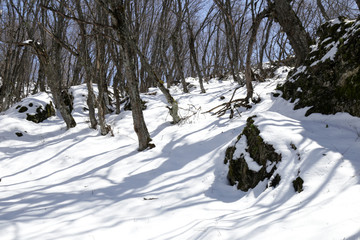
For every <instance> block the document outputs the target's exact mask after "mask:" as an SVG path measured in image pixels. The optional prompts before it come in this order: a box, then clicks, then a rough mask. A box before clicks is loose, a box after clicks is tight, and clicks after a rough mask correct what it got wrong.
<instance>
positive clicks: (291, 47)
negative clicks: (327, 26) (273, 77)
mask: <svg viewBox="0 0 360 240" xmlns="http://www.w3.org/2000/svg"><path fill="white" fill-rule="evenodd" d="M0 7H1V9H0V10H1V13H0V14H1V16H0V77H1V80H0V99H1V101H0V112H2V111H5V110H7V109H8V108H9V107H11V106H12V105H13V104H15V103H16V102H18V101H20V100H21V99H22V98H24V97H26V96H28V95H30V94H35V93H38V92H40V91H47V92H49V93H51V94H52V97H53V101H54V104H55V106H56V108H57V109H58V111H59V113H60V114H61V116H62V117H63V119H64V121H65V123H66V126H67V128H72V127H75V126H76V122H75V120H74V118H73V117H72V115H71V107H69V106H68V104H66V103H67V101H66V99H71V96H69V94H70V93H69V91H68V90H69V88H70V87H71V86H74V85H79V84H86V86H87V88H88V96H87V104H88V109H89V111H88V112H89V119H90V126H91V127H92V128H94V129H100V132H101V134H102V135H106V134H108V133H109V132H110V131H111V127H110V126H109V125H108V124H107V123H106V118H105V115H106V114H107V113H109V112H110V111H115V113H120V104H121V101H122V99H124V98H126V97H128V98H129V99H130V102H131V109H132V115H133V121H134V130H135V132H136V133H137V135H138V139H139V150H144V149H146V148H148V147H153V146H154V145H153V144H152V143H151V137H150V134H149V132H148V130H147V127H146V124H145V120H144V116H143V113H142V105H141V99H140V93H141V92H146V91H147V90H148V89H149V88H151V87H158V88H159V89H160V90H161V91H162V92H163V93H164V95H165V97H166V100H167V102H168V109H169V113H170V115H171V117H172V122H173V123H177V122H179V121H180V120H181V119H180V117H179V115H178V102H177V101H176V99H174V98H173V97H172V96H171V94H170V92H169V87H170V86H172V85H174V84H178V85H179V86H181V88H182V90H183V91H184V92H185V93H187V92H188V85H187V83H186V81H185V78H186V77H190V76H191V77H196V78H198V79H199V82H200V87H201V92H202V93H205V92H206V81H207V80H208V79H209V78H210V77H219V78H222V77H224V76H228V75H229V76H232V77H233V78H234V80H235V81H236V82H238V84H240V85H246V87H247V90H248V94H247V97H246V99H244V102H247V101H250V99H251V98H252V97H253V96H252V95H253V90H252V81H254V80H255V79H254V69H257V70H258V71H259V72H262V71H263V63H264V62H270V63H272V64H274V65H279V64H283V63H284V62H285V61H287V60H289V59H292V58H294V64H296V65H300V64H301V63H302V61H304V59H305V57H306V55H307V53H308V52H309V46H310V44H311V43H312V41H313V39H314V37H315V31H316V29H317V27H318V26H320V25H321V24H322V23H324V22H325V21H327V20H329V19H332V18H335V17H338V16H345V17H349V18H355V17H357V16H358V14H359V7H360V1H359V0H317V1H312V0H293V1H289V0H213V1H208V0H134V1H128V0H106V1H105V0H93V1H89V0H2V1H0ZM240 72H244V73H245V77H242V76H243V75H242V74H239V73H240ZM93 84H97V86H98V94H95V93H94V89H93ZM109 87H112V88H113V91H111V92H110V91H109ZM111 99H113V100H111ZM112 102H113V103H114V104H113V106H112ZM95 109H97V113H98V114H95V112H96V111H95Z"/></svg>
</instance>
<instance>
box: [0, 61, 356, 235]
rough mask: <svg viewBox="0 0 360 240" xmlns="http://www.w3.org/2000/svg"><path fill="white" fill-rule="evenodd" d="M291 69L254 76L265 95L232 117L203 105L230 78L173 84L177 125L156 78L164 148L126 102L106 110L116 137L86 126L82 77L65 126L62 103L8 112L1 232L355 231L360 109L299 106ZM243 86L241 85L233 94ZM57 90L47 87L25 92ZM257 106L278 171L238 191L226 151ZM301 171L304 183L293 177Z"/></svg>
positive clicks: (0, 149)
mask: <svg viewBox="0 0 360 240" xmlns="http://www.w3.org/2000/svg"><path fill="white" fill-rule="evenodd" d="M288 71H289V68H286V67H283V68H280V69H278V70H277V72H276V74H275V77H274V78H273V79H267V81H266V82H264V83H256V84H255V92H256V93H257V94H259V96H260V97H261V99H262V101H261V102H260V103H259V104H256V105H253V108H252V109H250V110H247V111H245V109H240V110H243V112H242V113H241V117H240V116H236V117H235V118H233V119H231V120H230V119H229V118H228V115H224V116H222V117H220V118H218V117H216V116H212V115H210V114H202V112H204V111H206V110H209V109H211V108H213V107H214V106H216V105H218V104H221V103H223V102H224V101H226V100H229V99H230V97H231V95H232V92H233V89H234V87H235V86H236V84H235V83H234V82H233V81H232V80H231V79H228V80H223V81H220V80H217V79H212V80H210V82H209V84H206V85H205V87H206V89H207V93H206V94H200V89H199V87H197V88H192V89H191V93H189V94H183V93H181V90H180V89H179V88H177V87H173V88H172V89H171V92H172V94H173V95H174V97H175V98H176V99H177V100H178V101H179V105H180V107H181V115H182V117H186V120H185V121H183V122H182V123H181V124H179V125H171V124H170V123H169V122H170V121H171V118H170V116H169V115H168V113H167V109H166V108H165V106H166V101H165V98H164V96H163V95H162V94H161V93H160V92H159V91H158V90H156V89H152V91H156V92H157V94H156V95H143V96H142V98H143V99H144V100H146V101H147V106H148V107H147V109H146V110H145V111H144V114H145V119H146V122H147V124H148V128H149V132H150V134H151V137H152V138H153V141H154V143H155V144H156V148H154V149H151V150H147V151H144V152H138V151H137V150H136V149H137V140H136V135H135V134H134V133H133V129H132V126H131V123H132V119H131V113H130V112H128V111H122V112H121V114H119V115H109V116H108V117H107V121H108V122H109V123H110V124H111V125H112V127H113V131H114V135H115V136H114V137H111V136H101V135H100V134H99V133H98V131H94V130H90V129H89V126H88V125H89V123H88V119H87V114H86V111H84V107H86V104H85V103H86V94H87V93H86V87H85V86H83V85H81V86H76V87H73V88H72V92H73V95H74V97H75V102H74V107H75V109H74V117H75V120H76V121H77V123H78V125H77V127H76V128H73V129H70V130H68V131H66V130H65V127H66V126H65V124H63V122H62V120H61V119H60V117H59V115H57V116H54V117H51V118H49V119H48V120H45V121H44V122H42V123H40V124H35V123H32V122H29V121H26V120H25V114H24V113H19V112H18V110H17V109H16V108H12V109H9V110H8V111H7V112H5V113H3V114H2V115H0V139H1V142H0V163H1V164H0V178H1V182H0V199H1V201H0V236H1V239H2V240H3V239H4V240H8V239H9V240H10V239H21V240H24V239H49V240H50V239H52V240H55V239H58V240H60V239H81V240H83V239H120V238H121V239H272V238H275V237H276V239H289V238H290V237H291V238H292V239H359V237H360V227H359V226H360V209H359V207H358V202H359V200H360V185H359V184H360V181H359V180H360V159H359V156H360V121H359V118H355V117H352V116H350V115H349V114H344V113H341V114H339V113H338V114H336V115H330V116H323V115H320V114H312V115H311V116H309V117H304V113H305V111H306V109H300V110H296V111H295V110H292V109H293V104H292V103H289V102H287V101H285V100H284V99H281V98H275V97H273V95H272V92H274V89H275V88H276V86H277V84H278V83H281V82H283V81H284V79H285V77H286V75H287V73H288ZM187 80H188V81H189V82H191V83H192V85H194V86H197V81H196V80H195V79H187ZM245 94H246V92H245V89H243V88H241V89H239V90H238V91H237V93H236V97H244V96H245ZM221 96H224V97H225V100H221V99H220V97H221ZM49 101H50V97H49V96H48V95H46V94H45V93H42V94H38V95H35V96H32V97H29V98H27V99H24V100H23V101H22V103H21V104H22V105H29V104H30V103H33V104H34V105H39V104H45V103H46V102H49ZM253 115H257V118H255V124H256V125H258V126H259V129H260V130H261V136H262V137H263V138H264V140H265V141H266V142H268V143H270V144H272V145H273V146H274V148H275V149H276V151H278V152H279V153H281V154H282V157H283V160H282V162H281V163H280V164H279V165H278V169H277V172H278V173H280V175H281V176H282V180H281V182H280V184H279V186H278V187H276V188H266V182H263V183H261V184H259V185H258V186H257V187H256V188H255V189H253V190H250V191H248V192H241V191H238V190H236V187H231V186H230V185H229V184H228V182H227V179H226V175H227V167H226V166H225V165H224V164H223V159H224V154H225V149H226V148H227V146H229V145H230V144H231V143H232V142H233V141H234V140H235V138H236V136H237V135H238V134H239V133H241V131H242V129H243V127H244V126H245V122H246V119H247V118H248V117H249V116H253ZM15 132H21V133H23V136H22V137H18V136H17V135H16V134H15ZM291 144H294V145H295V146H296V147H297V149H296V150H294V149H293V148H292V147H291ZM298 175H300V176H301V177H302V178H303V179H304V181H305V183H304V191H303V192H301V193H300V194H298V193H295V191H294V189H293V188H292V185H291V181H292V180H293V179H294V178H295V177H296V176H298Z"/></svg>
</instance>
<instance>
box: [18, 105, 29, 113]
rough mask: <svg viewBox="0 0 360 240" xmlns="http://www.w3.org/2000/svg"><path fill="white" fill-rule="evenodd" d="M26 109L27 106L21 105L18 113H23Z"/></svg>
mask: <svg viewBox="0 0 360 240" xmlns="http://www.w3.org/2000/svg"><path fill="white" fill-rule="evenodd" d="M27 110H29V109H28V108H27V107H25V106H21V107H20V109H19V113H24V112H26V111H27Z"/></svg>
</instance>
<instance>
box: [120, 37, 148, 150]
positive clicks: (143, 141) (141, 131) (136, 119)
mask: <svg viewBox="0 0 360 240" xmlns="http://www.w3.org/2000/svg"><path fill="white" fill-rule="evenodd" d="M125 46H126V48H125V49H123V50H124V60H125V61H124V62H125V72H126V79H127V80H128V81H127V86H128V94H129V97H130V101H131V109H132V116H133V123H134V130H135V132H136V134H137V136H138V140H139V151H142V150H145V149H146V148H148V147H149V144H150V142H151V138H150V134H149V132H148V129H147V127H146V124H145V120H144V115H143V112H142V104H141V99H140V93H139V88H138V81H137V78H136V75H135V63H134V56H135V54H134V52H133V51H131V48H130V46H128V45H127V44H126V45H125Z"/></svg>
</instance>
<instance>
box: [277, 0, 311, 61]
mask: <svg viewBox="0 0 360 240" xmlns="http://www.w3.org/2000/svg"><path fill="white" fill-rule="evenodd" d="M273 11H274V14H273V16H274V19H275V21H277V22H278V23H279V24H280V26H281V27H282V29H283V31H284V32H285V33H286V35H287V37H288V39H289V41H290V45H291V47H292V48H293V50H294V52H295V56H296V65H301V64H302V63H303V62H304V60H305V58H306V56H307V55H308V53H309V51H310V49H309V46H310V44H311V38H310V36H309V34H308V33H307V32H306V31H305V28H304V27H303V25H302V23H301V21H300V19H299V18H298V17H297V15H296V13H295V12H294V11H293V9H292V8H291V6H290V2H289V1H288V0H274V5H273Z"/></svg>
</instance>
